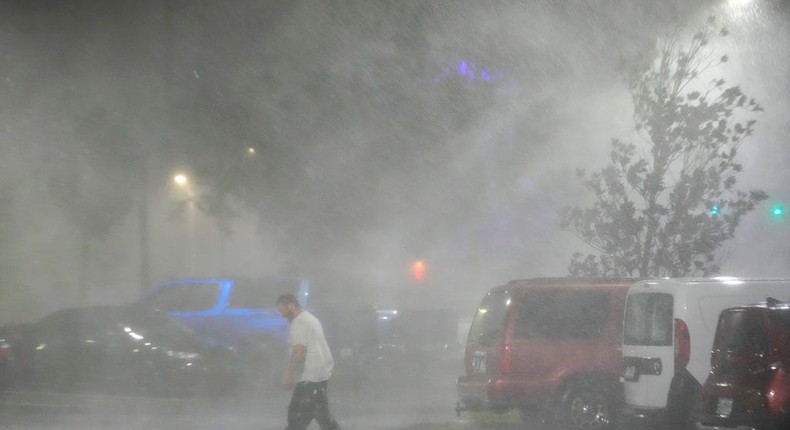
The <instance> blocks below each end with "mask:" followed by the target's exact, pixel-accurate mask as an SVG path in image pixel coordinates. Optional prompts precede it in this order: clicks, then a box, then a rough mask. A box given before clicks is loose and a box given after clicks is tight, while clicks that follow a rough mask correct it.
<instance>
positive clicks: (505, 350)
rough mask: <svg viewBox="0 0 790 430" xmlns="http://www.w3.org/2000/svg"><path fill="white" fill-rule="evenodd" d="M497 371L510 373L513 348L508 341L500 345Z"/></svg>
mask: <svg viewBox="0 0 790 430" xmlns="http://www.w3.org/2000/svg"><path fill="white" fill-rule="evenodd" d="M499 354H500V355H499V371H500V372H501V373H510V370H511V369H512V368H513V349H512V348H511V347H510V344H509V343H506V344H504V345H502V350H501V351H500V352H499Z"/></svg>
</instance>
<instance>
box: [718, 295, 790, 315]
mask: <svg viewBox="0 0 790 430" xmlns="http://www.w3.org/2000/svg"><path fill="white" fill-rule="evenodd" d="M755 309H759V310H760V311H790V302H782V301H779V300H776V299H774V298H772V297H768V298H767V300H766V301H764V302H759V303H750V304H746V305H741V306H734V307H731V308H728V309H725V310H724V311H723V312H733V311H752V310H755Z"/></svg>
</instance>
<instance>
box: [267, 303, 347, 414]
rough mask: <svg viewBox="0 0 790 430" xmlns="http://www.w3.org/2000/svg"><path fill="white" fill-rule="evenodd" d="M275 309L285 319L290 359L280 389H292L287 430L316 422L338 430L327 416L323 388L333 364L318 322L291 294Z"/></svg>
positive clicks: (327, 407)
mask: <svg viewBox="0 0 790 430" xmlns="http://www.w3.org/2000/svg"><path fill="white" fill-rule="evenodd" d="M277 309H278V310H279V311H280V314H281V315H282V316H283V317H285V318H288V323H289V325H290V327H289V330H288V346H289V348H290V358H289V360H288V368H287V369H286V371H285V375H283V388H285V389H286V390H290V389H293V394H292V395H291V402H290V403H289V404H288V427H286V430H304V429H306V428H307V426H308V425H310V422H311V421H312V420H313V418H315V420H316V421H317V422H318V425H320V426H321V429H322V430H336V429H339V428H340V426H338V424H337V422H336V421H335V420H334V418H332V414H330V413H329V403H328V400H327V395H326V386H327V381H328V380H329V377H330V376H332V368H333V367H334V360H333V359H332V352H331V351H330V350H329V345H328V344H327V343H326V338H325V337H324V329H323V327H322V326H321V322H320V321H319V320H318V318H316V317H315V316H313V314H311V313H310V312H307V311H305V310H303V309H302V305H301V304H300V303H299V301H298V300H297V299H296V297H294V296H293V295H292V294H283V295H281V296H280V297H278V298H277Z"/></svg>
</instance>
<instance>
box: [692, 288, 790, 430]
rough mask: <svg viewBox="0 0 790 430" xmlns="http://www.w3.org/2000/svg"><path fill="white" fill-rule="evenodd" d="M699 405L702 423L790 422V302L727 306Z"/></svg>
mask: <svg viewBox="0 0 790 430" xmlns="http://www.w3.org/2000/svg"><path fill="white" fill-rule="evenodd" d="M699 408H700V409H699V410H698V414H697V420H696V421H697V428H698V429H726V428H733V429H735V428H737V429H776V430H778V429H788V428H790V304H788V303H780V302H778V301H776V300H773V299H769V300H767V301H766V302H765V303H761V304H757V305H748V306H740V307H735V308H730V309H725V310H724V311H722V312H721V314H720V315H719V322H718V325H717V327H716V337H715V339H714V343H713V350H712V351H711V372H710V374H709V375H708V378H707V380H706V381H705V385H704V386H703V390H702V400H701V402H700V407H699Z"/></svg>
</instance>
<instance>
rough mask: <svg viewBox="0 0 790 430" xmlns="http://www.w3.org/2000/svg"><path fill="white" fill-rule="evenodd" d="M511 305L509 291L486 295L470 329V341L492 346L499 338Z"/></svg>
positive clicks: (493, 292)
mask: <svg viewBox="0 0 790 430" xmlns="http://www.w3.org/2000/svg"><path fill="white" fill-rule="evenodd" d="M510 303H511V295H510V293H509V292H507V291H492V292H489V293H488V294H486V295H485V297H484V298H483V302H482V303H480V307H479V308H478V309H477V313H476V314H475V318H474V320H473V321H472V326H471V328H470V329H469V341H470V342H480V343H481V344H490V343H491V342H493V340H494V339H496V338H497V337H499V335H500V333H501V330H502V327H503V326H504V320H505V317H506V316H507V311H508V309H509V308H510Z"/></svg>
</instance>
